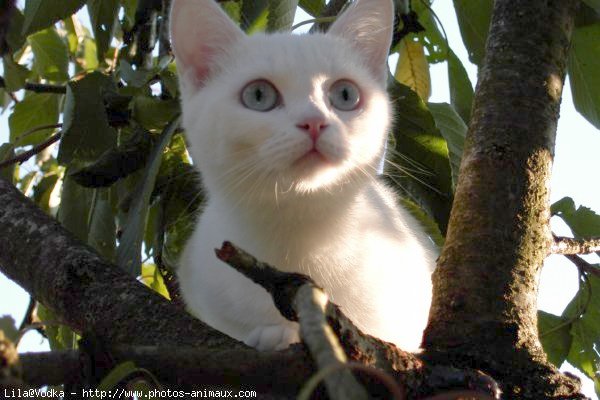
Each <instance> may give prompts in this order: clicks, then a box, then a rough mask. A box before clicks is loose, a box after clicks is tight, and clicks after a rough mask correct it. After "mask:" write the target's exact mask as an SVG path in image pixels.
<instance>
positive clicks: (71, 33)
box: [63, 15, 79, 56]
mask: <svg viewBox="0 0 600 400" xmlns="http://www.w3.org/2000/svg"><path fill="white" fill-rule="evenodd" d="M73 19H77V16H74V15H73V16H71V17H70V18H65V20H64V21H63V23H64V25H65V31H67V35H66V39H67V47H68V48H69V53H70V54H71V55H73V56H74V55H76V53H77V48H78V47H79V43H78V40H79V39H78V37H77V31H76V30H75V23H74V22H73Z"/></svg>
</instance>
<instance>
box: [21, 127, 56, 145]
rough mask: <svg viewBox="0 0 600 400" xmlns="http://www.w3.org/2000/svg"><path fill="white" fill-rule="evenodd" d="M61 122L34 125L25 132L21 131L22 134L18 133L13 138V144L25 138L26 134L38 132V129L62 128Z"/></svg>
mask: <svg viewBox="0 0 600 400" xmlns="http://www.w3.org/2000/svg"><path fill="white" fill-rule="evenodd" d="M62 127H63V124H62V123H58V124H48V125H39V126H35V127H33V128H31V129H29V130H27V131H25V132H23V133H22V134H20V135H19V136H17V137H16V138H15V140H14V143H15V145H17V146H18V143H19V142H20V141H21V140H22V139H23V138H26V137H27V136H29V135H31V134H33V133H36V132H39V131H43V130H45V129H58V128H62Z"/></svg>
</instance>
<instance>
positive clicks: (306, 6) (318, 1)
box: [299, 0, 325, 17]
mask: <svg viewBox="0 0 600 400" xmlns="http://www.w3.org/2000/svg"><path fill="white" fill-rule="evenodd" d="M299 3H300V7H302V9H303V10H304V11H306V12H307V13H309V14H310V15H312V16H313V17H318V16H320V15H321V12H322V11H323V8H325V0H300V2H299Z"/></svg>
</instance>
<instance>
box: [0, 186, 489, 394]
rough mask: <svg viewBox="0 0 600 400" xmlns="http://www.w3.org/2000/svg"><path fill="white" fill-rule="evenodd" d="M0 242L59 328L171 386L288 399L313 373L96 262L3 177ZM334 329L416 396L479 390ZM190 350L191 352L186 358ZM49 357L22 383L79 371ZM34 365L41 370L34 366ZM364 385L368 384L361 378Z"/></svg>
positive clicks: (33, 360)
mask: <svg viewBox="0 0 600 400" xmlns="http://www.w3.org/2000/svg"><path fill="white" fill-rule="evenodd" d="M0 237H2V238H3V240H1V241H0V269H1V270H2V272H4V274H6V275H7V276H8V277H9V278H10V279H12V280H14V281H15V282H17V283H18V284H19V285H21V286H22V287H23V288H24V289H25V290H27V291H28V292H29V293H30V294H31V295H32V296H33V297H34V298H36V299H37V300H38V301H40V302H41V303H43V304H44V305H45V306H46V307H48V308H50V309H51V310H52V311H53V312H54V313H55V315H56V317H57V318H59V319H60V320H61V321H62V322H63V323H65V324H67V325H68V326H70V327H72V328H73V329H75V330H77V331H79V332H83V331H86V332H93V333H94V334H95V335H96V336H98V337H99V338H101V339H102V341H103V343H106V345H107V348H108V349H112V348H115V349H118V348H119V347H118V346H121V345H123V344H129V345H132V346H136V347H138V348H137V349H133V348H130V349H128V350H126V351H124V353H119V350H115V352H116V353H115V354H116V356H115V358H116V359H118V358H119V357H121V356H122V357H123V359H133V360H135V361H136V362H139V365H140V366H142V367H147V368H148V369H150V370H151V371H152V372H153V373H156V374H157V376H159V377H160V379H161V380H162V379H164V381H165V382H166V383H170V384H174V385H177V384H180V383H182V381H183V378H181V377H182V376H189V377H190V380H189V381H188V382H190V383H194V382H195V383H204V382H205V383H211V384H216V385H227V386H230V387H239V388H242V389H243V385H254V387H255V388H256V390H258V391H261V390H264V391H275V392H278V393H285V394H286V395H288V396H290V397H293V396H295V395H296V394H297V392H298V390H299V388H300V387H301V386H302V385H303V384H304V383H305V382H306V381H307V379H308V378H309V377H310V375H311V374H312V373H313V372H312V371H313V367H312V362H311V361H310V359H309V357H308V355H307V354H306V352H305V351H304V349H303V348H302V347H301V346H295V347H294V348H291V349H288V350H286V351H283V352H265V353H259V352H257V351H255V350H253V349H249V348H247V347H246V346H244V345H243V344H241V343H239V342H237V341H235V340H233V339H230V338H228V337H226V336H225V335H223V334H221V333H219V332H216V331H214V330H213V329H211V328H209V327H208V326H206V325H205V324H203V323H202V322H200V321H199V320H197V319H195V318H193V317H191V316H190V315H188V314H186V313H185V312H183V311H182V310H180V309H179V308H178V307H177V306H176V305H174V304H172V303H171V302H169V301H168V300H166V299H165V298H163V297H161V296H159V295H158V294H156V293H154V292H152V291H151V290H149V289H148V288H147V287H145V286H144V285H142V284H141V283H140V282H138V281H136V280H135V279H132V278H131V277H130V276H128V275H127V274H126V273H125V272H124V271H122V270H121V269H119V268H118V267H116V266H115V265H112V264H110V263H108V262H106V261H104V260H103V259H101V258H100V257H99V256H98V255H97V254H96V253H95V252H94V251H93V250H92V249H91V248H89V247H88V246H86V245H85V244H83V243H81V242H79V241H78V240H76V239H74V238H73V236H72V235H71V234H69V233H68V232H67V231H66V230H65V229H64V228H63V227H62V226H61V225H60V224H59V223H58V222H56V221H55V220H54V219H52V218H51V217H49V216H48V215H46V214H45V213H44V212H43V211H41V210H40V209H39V208H38V207H36V206H35V205H34V204H33V203H31V201H30V200H29V199H27V198H25V197H24V196H23V195H22V194H21V193H20V192H19V191H18V190H17V189H15V188H14V187H13V186H12V185H11V184H10V183H8V182H6V181H5V180H3V179H0ZM334 310H335V308H334ZM336 320H337V321H343V319H340V318H337V319H336ZM330 323H331V322H330ZM344 326H345V324H344V323H342V322H341V323H339V324H338V326H333V329H334V331H336V333H338V335H340V337H341V338H342V342H343V343H344V350H345V351H346V356H347V357H348V358H349V359H351V360H353V361H359V362H362V363H363V364H366V365H368V366H374V367H380V365H381V366H384V365H387V369H388V370H390V371H393V372H394V377H395V378H396V377H397V378H398V379H397V380H398V381H399V382H403V383H404V384H405V385H406V387H407V391H408V392H409V393H414V394H418V395H419V397H423V396H424V395H429V394H432V393H436V392H439V391H440V389H442V390H446V389H452V388H465V387H467V388H471V387H480V386H484V387H485V386H486V385H487V384H486V383H485V382H487V381H486V380H485V379H483V380H482V378H481V375H480V374H479V373H476V372H473V371H469V370H457V369H455V368H451V367H444V366H424V364H423V363H422V362H421V361H419V360H418V359H417V358H415V356H413V355H411V354H409V353H405V352H402V351H400V350H397V349H395V347H394V346H393V345H391V344H387V346H386V344H385V343H384V345H383V346H380V347H378V350H376V351H375V350H368V351H369V352H370V353H363V352H361V351H360V349H359V348H358V347H357V346H356V344H354V345H353V343H356V342H357V341H362V340H366V341H376V342H380V341H377V339H374V338H366V337H365V338H362V337H355V338H352V337H349V335H350V332H351V331H350V330H348V329H349V328H345V327H344ZM381 343H383V342H381ZM139 346H145V347H139ZM158 346H160V347H158ZM186 346H187V348H186ZM190 346H191V347H193V348H195V349H197V351H189V347H190ZM174 347H181V348H182V349H180V350H177V349H175V348H174ZM163 348H167V351H163ZM362 348H363V349H364V348H366V347H362ZM353 349H354V350H353ZM394 349H395V350H394ZM132 352H133V353H132ZM60 354H62V355H63V356H64V355H65V354H66V353H59V355H60ZM69 354H70V355H69ZM119 354H121V355H119ZM136 354H137V355H136ZM186 355H187V356H186ZM53 357H58V355H57V356H55V355H54V354H52V353H51V354H41V355H39V354H38V355H24V356H23V364H24V366H25V369H26V370H27V371H26V372H25V375H26V381H27V382H28V383H30V384H55V383H59V382H61V383H62V382H65V380H66V379H65V378H66V377H68V376H69V375H70V373H69V371H74V370H75V369H77V368H80V364H77V365H78V366H79V367H78V366H77V365H73V364H72V363H73V362H75V361H73V360H76V359H78V358H77V356H76V354H75V353H68V355H67V356H65V357H66V358H65V359H64V360H63V361H64V363H62V364H61V363H59V364H52V367H48V366H49V365H50V364H48V363H47V362H46V363H45V362H44V360H45V359H48V358H49V359H50V360H54V359H53ZM144 357H145V358H144ZM69 360H71V361H69ZM144 360H145V361H144ZM386 360H387V361H386ZM55 361H56V360H55ZM44 365H45V366H46V367H48V368H44V369H40V368H42V366H44ZM157 366H158V367H157ZM30 368H31V369H30ZM186 371H189V372H186ZM186 374H189V375H186ZM365 375H368V374H365ZM365 379H366V381H367V382H368V381H369V379H368V377H367V378H365ZM488 379H489V378H488ZM482 382H484V383H482ZM378 388H379V389H378ZM369 390H375V391H377V390H383V396H384V397H385V396H386V395H387V391H385V389H381V384H380V382H372V385H370V386H369Z"/></svg>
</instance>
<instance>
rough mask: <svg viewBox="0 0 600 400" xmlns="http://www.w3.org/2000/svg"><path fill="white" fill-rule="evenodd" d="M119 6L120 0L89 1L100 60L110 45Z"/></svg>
mask: <svg viewBox="0 0 600 400" xmlns="http://www.w3.org/2000/svg"><path fill="white" fill-rule="evenodd" d="M119 8H120V7H119V0H89V1H88V11H89V13H90V21H91V22H92V29H93V31H94V38H95V39H96V46H97V55H98V60H99V61H100V62H102V61H103V60H104V54H105V53H106V51H107V50H108V48H109V47H110V42H111V40H112V37H113V30H114V26H115V22H116V21H117V14H118V12H119Z"/></svg>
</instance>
